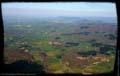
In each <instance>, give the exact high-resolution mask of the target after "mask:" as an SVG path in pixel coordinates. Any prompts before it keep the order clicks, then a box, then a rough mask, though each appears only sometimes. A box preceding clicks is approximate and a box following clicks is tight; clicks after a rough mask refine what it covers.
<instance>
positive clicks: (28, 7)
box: [2, 2, 116, 17]
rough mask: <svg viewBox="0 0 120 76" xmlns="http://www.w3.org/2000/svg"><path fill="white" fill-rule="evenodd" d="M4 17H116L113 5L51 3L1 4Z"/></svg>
mask: <svg viewBox="0 0 120 76" xmlns="http://www.w3.org/2000/svg"><path fill="white" fill-rule="evenodd" d="M2 13H3V14H4V15H22V16H27V15H28V16H29V15H30V16H35V15H36V16H43V17H44V16H45V17H46V16H48V17H49V16H80V17H81V16H103V17H116V5H115V4H114V3H100V2H99V3H96V2H94V3H90V2H66V3H65V2H51V3H47V2H46V3H45V2H44V3H30V2H29V3H24V2H20V3H19V2H16V3H15V2H11V3H2Z"/></svg>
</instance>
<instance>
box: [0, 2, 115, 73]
mask: <svg viewBox="0 0 120 76" xmlns="http://www.w3.org/2000/svg"><path fill="white" fill-rule="evenodd" d="M21 5H22V6H21ZM2 15H3V23H4V63H5V64H6V65H7V66H8V68H9V69H10V68H12V70H10V71H8V72H26V73H27V72H33V73H52V74H56V73H57V74H59V73H60V74H64V73H79V74H99V73H107V72H112V71H113V70H114V63H115V55H116V42H117V18H116V8H115V4H114V3H85V2H75V3H74V2H73V3H70V2H68V3H67V2H66V3H64V2H63V3H62V2H58V3H57V2H56V3H55V2H53V3H14V2H13V3H2ZM31 68H32V69H31Z"/></svg>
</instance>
